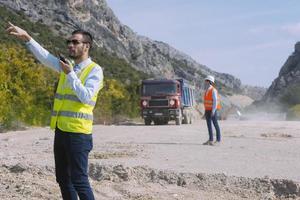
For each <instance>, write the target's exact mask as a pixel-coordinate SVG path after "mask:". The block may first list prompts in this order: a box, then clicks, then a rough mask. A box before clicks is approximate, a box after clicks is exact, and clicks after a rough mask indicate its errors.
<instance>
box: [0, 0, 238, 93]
mask: <svg viewBox="0 0 300 200" xmlns="http://www.w3.org/2000/svg"><path fill="white" fill-rule="evenodd" d="M0 4H2V5H5V6H6V7H9V8H10V9H12V10H14V11H18V12H23V13H24V14H25V15H26V16H28V17H29V18H30V19H31V20H32V21H34V22H40V23H43V24H45V25H47V26H49V27H52V29H53V31H55V32H56V33H57V34H59V35H61V36H64V37H67V36H68V35H69V33H70V32H71V31H72V30H74V29H76V28H83V29H86V30H88V31H90V32H91V33H92V34H93V35H94V36H95V41H96V45H97V46H99V47H102V48H104V49H105V50H106V51H108V52H110V53H111V54H112V55H116V56H118V57H119V58H123V59H125V60H126V61H127V62H128V63H130V64H131V65H132V66H133V67H134V68H135V69H137V70H139V71H143V72H146V73H147V74H150V75H151V76H153V77H162V76H163V77H167V78H173V77H183V78H185V79H187V80H189V81H191V82H194V83H196V86H200V85H201V83H202V80H203V78H204V77H205V76H206V75H208V74H212V75H214V76H215V77H216V81H217V82H218V83H219V84H220V85H222V88H223V87H225V88H226V90H227V91H228V90H229V91H231V92H241V81H240V80H239V79H237V78H235V77H233V76H232V75H229V74H224V73H217V72H215V71H213V70H211V69H209V68H208V67H206V66H205V65H201V64H198V63H197V62H196V61H195V60H193V59H192V58H191V57H190V56H188V55H186V54H184V53H182V52H180V51H178V50H176V49H175V48H173V47H171V46H170V45H168V44H166V43H164V42H159V41H154V40H151V39H149V38H147V37H144V36H140V35H137V34H136V33H134V31H132V30H131V29H130V28H129V27H128V26H126V25H123V24H122V23H121V22H120V21H119V20H118V18H117V17H116V16H115V15H114V13H113V11H112V10H111V9H110V8H109V7H108V5H107V3H106V1H105V0H85V1H83V0H53V1H48V0H10V1H7V0H0Z"/></svg>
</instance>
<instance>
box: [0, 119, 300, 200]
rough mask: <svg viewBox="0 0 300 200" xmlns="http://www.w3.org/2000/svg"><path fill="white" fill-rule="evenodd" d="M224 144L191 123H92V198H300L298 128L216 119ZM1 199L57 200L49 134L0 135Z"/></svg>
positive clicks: (299, 125) (296, 124)
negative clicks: (209, 140) (210, 140)
mask: <svg viewBox="0 0 300 200" xmlns="http://www.w3.org/2000/svg"><path fill="white" fill-rule="evenodd" d="M220 126H221V130H222V143H221V145H218V146H205V145H202V143H203V142H205V141H206V140H207V138H208V135H207V130H206V126H205V121H202V120H201V121H197V122H195V123H194V124H193V125H182V126H176V125H174V124H170V125H164V126H143V125H139V124H137V125H122V126H95V128H94V135H93V137H94V149H93V151H92V153H91V155H90V177H91V182H92V184H93V187H94V189H95V195H96V197H97V199H299V197H300V189H299V185H298V182H300V174H299V171H300V157H299V152H300V123H299V122H286V121H261V122H258V121H222V122H220ZM0 144H1V145H0V180H1V183H0V198H1V199H59V198H60V195H59V189H58V187H57V185H56V183H55V178H54V174H53V172H54V163H53V153H52V144H53V133H52V131H51V130H49V129H48V128H33V129H30V130H26V131H17V132H10V133H5V134H0Z"/></svg>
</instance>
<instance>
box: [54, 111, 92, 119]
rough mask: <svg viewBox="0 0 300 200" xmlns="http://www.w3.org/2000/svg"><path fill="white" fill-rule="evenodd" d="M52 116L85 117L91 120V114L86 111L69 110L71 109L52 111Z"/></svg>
mask: <svg viewBox="0 0 300 200" xmlns="http://www.w3.org/2000/svg"><path fill="white" fill-rule="evenodd" d="M51 115H52V116H64V117H73V118H79V119H86V120H91V121H93V115H89V114H86V113H80V112H71V111H58V112H57V111H52V114H51Z"/></svg>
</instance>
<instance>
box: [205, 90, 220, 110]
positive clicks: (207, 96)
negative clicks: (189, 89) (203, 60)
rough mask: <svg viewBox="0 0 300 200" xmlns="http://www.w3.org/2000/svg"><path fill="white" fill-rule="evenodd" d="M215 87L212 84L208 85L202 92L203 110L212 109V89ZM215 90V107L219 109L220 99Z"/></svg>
mask: <svg viewBox="0 0 300 200" xmlns="http://www.w3.org/2000/svg"><path fill="white" fill-rule="evenodd" d="M214 89H215V88H214V87H213V86H212V87H210V88H209V89H208V90H207V91H206V92H205V94H204V108H205V110H212V107H213V90H214ZM216 92H217V97H218V101H217V109H218V110H220V109H221V101H220V96H219V93H218V91H217V90H216Z"/></svg>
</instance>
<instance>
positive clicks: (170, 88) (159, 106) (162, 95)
mask: <svg viewBox="0 0 300 200" xmlns="http://www.w3.org/2000/svg"><path fill="white" fill-rule="evenodd" d="M193 105H194V91H193V89H192V88H191V87H190V86H189V85H188V84H187V82H186V81H184V80H183V79H154V80H143V81H142V87H141V101H140V106H141V116H142V118H143V119H144V122H145V125H151V123H152V122H153V123H154V124H155V125H162V124H168V122H169V121H171V120H175V122H176V125H180V124H182V123H191V122H192V118H193V116H192V113H191V111H190V110H191V109H192V107H193Z"/></svg>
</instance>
